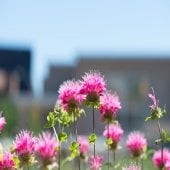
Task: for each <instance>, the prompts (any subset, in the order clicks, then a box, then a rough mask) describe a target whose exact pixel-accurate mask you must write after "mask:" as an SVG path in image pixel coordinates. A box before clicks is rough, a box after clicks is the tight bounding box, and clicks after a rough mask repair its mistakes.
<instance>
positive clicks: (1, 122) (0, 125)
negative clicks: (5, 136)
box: [0, 112, 6, 133]
mask: <svg viewBox="0 0 170 170" xmlns="http://www.w3.org/2000/svg"><path fill="white" fill-rule="evenodd" d="M5 125H6V120H5V117H4V116H2V112H0V133H1V131H2V130H3V128H4V126H5Z"/></svg>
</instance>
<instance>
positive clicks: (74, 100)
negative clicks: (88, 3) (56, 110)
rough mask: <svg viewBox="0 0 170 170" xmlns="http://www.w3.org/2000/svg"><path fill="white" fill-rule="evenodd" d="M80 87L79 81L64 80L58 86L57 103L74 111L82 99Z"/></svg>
mask: <svg viewBox="0 0 170 170" xmlns="http://www.w3.org/2000/svg"><path fill="white" fill-rule="evenodd" d="M80 88H81V86H80V82H79V81H75V80H68V81H65V82H64V83H63V84H62V85H61V86H60V88H59V96H58V101H57V102H58V104H59V105H60V106H62V107H63V108H64V109H65V110H67V111H71V112H72V111H75V110H76V109H77V108H78V107H79V106H80V104H81V102H82V101H83V99H84V97H83V95H82V94H80Z"/></svg>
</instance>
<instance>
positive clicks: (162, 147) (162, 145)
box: [157, 120, 164, 169]
mask: <svg viewBox="0 0 170 170" xmlns="http://www.w3.org/2000/svg"><path fill="white" fill-rule="evenodd" d="M157 124H158V129H159V135H160V139H161V162H162V163H163V150H164V141H163V136H162V130H161V125H160V122H159V120H158V122H157ZM162 167H163V165H162ZM162 169H163V168H162Z"/></svg>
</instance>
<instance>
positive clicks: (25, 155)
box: [14, 130, 36, 164]
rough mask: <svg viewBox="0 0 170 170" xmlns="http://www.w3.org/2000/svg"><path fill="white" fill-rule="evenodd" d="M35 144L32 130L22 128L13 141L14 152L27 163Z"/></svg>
mask: <svg viewBox="0 0 170 170" xmlns="http://www.w3.org/2000/svg"><path fill="white" fill-rule="evenodd" d="M35 145H36V138H35V137H34V136H33V134H32V132H30V131H28V130H22V131H20V132H19V134H18V135H17V136H16V139H15V141H14V152H15V153H16V154H17V155H18V156H19V159H20V160H21V161H22V163H23V164H24V163H26V164H28V163H29V161H30V160H31V159H32V156H34V152H35Z"/></svg>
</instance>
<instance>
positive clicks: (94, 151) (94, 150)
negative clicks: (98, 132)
mask: <svg viewBox="0 0 170 170" xmlns="http://www.w3.org/2000/svg"><path fill="white" fill-rule="evenodd" d="M93 133H94V134H95V115H94V105H93ZM93 154H94V157H95V156H96V141H94V147H93Z"/></svg>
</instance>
